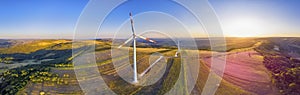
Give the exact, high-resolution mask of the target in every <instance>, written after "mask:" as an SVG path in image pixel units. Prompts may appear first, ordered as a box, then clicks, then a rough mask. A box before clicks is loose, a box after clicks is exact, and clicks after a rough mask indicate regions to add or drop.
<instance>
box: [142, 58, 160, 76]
mask: <svg viewBox="0 0 300 95" xmlns="http://www.w3.org/2000/svg"><path fill="white" fill-rule="evenodd" d="M162 58H164V56H160V57H159V58H158V59H157V60H155V61H154V62H153V63H152V64H151V65H150V66H149V67H148V68H147V69H146V70H145V71H144V72H142V73H141V74H140V77H142V76H144V75H145V74H146V73H147V72H148V71H149V70H150V69H151V68H152V67H153V66H154V65H155V64H156V63H158V62H159V61H160V60H161V59H162Z"/></svg>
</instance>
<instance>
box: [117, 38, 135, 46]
mask: <svg viewBox="0 0 300 95" xmlns="http://www.w3.org/2000/svg"><path fill="white" fill-rule="evenodd" d="M132 39H133V37H132V36H131V37H130V38H129V39H127V40H126V41H125V42H124V43H123V44H122V45H120V46H119V47H118V48H121V47H122V46H124V45H126V44H127V43H129V42H130V41H131V40H132Z"/></svg>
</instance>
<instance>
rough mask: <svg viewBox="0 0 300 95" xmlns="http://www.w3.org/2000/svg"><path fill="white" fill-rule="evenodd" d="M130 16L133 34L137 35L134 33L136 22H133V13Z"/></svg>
mask: <svg viewBox="0 0 300 95" xmlns="http://www.w3.org/2000/svg"><path fill="white" fill-rule="evenodd" d="M129 16H130V24H131V32H132V33H133V34H134V35H135V32H134V22H133V17H132V13H131V12H130V13H129Z"/></svg>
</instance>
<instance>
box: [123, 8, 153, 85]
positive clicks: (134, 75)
mask: <svg viewBox="0 0 300 95" xmlns="http://www.w3.org/2000/svg"><path fill="white" fill-rule="evenodd" d="M129 16H130V23H131V31H132V37H130V38H129V39H127V40H126V41H125V42H124V43H123V44H122V45H120V46H119V47H118V48H121V47H122V46H123V45H126V44H127V43H129V42H130V41H131V40H133V70H134V71H133V83H138V79H137V78H138V77H137V65H136V38H137V37H138V38H141V39H144V40H146V41H149V42H152V43H156V42H155V41H154V40H151V39H149V38H146V37H143V36H140V35H136V34H135V31H134V23H133V18H132V13H131V12H130V13H129Z"/></svg>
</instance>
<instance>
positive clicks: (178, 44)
mask: <svg viewBox="0 0 300 95" xmlns="http://www.w3.org/2000/svg"><path fill="white" fill-rule="evenodd" d="M177 48H178V50H177V52H176V54H175V57H178V53H180V42H179V41H178V42H177Z"/></svg>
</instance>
